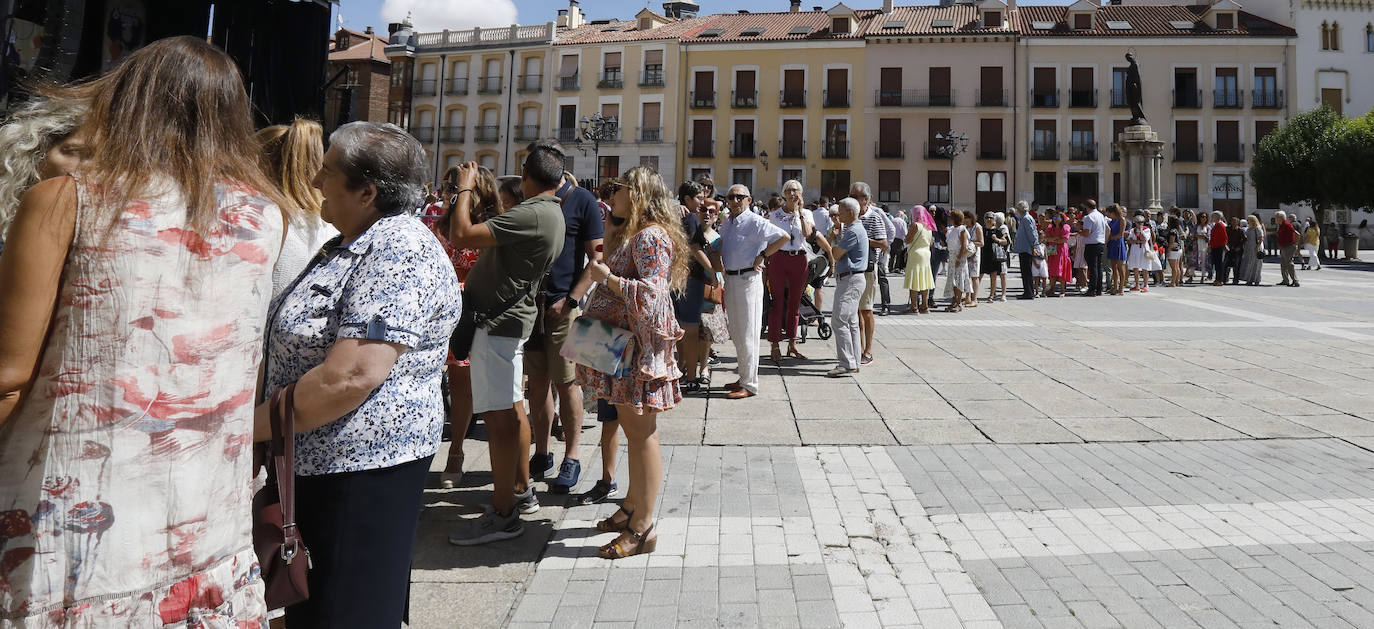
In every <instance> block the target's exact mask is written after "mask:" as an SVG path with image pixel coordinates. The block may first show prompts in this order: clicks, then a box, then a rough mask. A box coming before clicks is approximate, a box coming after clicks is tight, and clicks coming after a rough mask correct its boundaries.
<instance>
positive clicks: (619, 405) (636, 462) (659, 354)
mask: <svg viewBox="0 0 1374 629" xmlns="http://www.w3.org/2000/svg"><path fill="white" fill-rule="evenodd" d="M610 219H611V220H610V222H611V226H612V231H610V232H609V233H608V235H607V239H606V251H607V253H608V256H609V258H608V260H607V262H606V263H604V264H603V263H601V262H591V263H589V264H588V265H587V270H588V271H589V275H590V277H591V279H592V280H593V281H596V282H600V284H601V285H600V286H599V287H598V288H597V289H596V291H595V292H593V293H592V295H591V296H590V297H589V298H588V301H587V310H586V315H585V316H588V317H591V318H593V319H597V320H600V321H603V322H606V323H609V324H610V325H612V326H615V327H617V328H621V329H627V330H629V331H630V332H632V333H633V334H634V336H635V344H636V348H635V354H634V359H633V363H632V366H631V371H632V372H633V373H632V375H628V376H625V377H621V378H613V377H611V376H609V375H607V374H604V373H601V372H599V371H596V370H594V369H591V368H590V367H586V366H584V365H578V366H577V381H576V382H577V384H580V385H583V386H588V387H590V388H591V389H592V390H593V391H594V395H593V397H596V398H598V399H604V400H607V401H608V402H610V403H612V404H615V407H616V412H617V415H618V417H619V419H620V427H621V429H622V430H624V431H625V441H626V444H627V445H628V446H629V454H630V486H629V488H628V489H627V491H626V495H625V501H624V503H623V504H622V505H621V507H620V510H619V511H617V512H616V513H615V514H614V515H612V516H611V517H609V518H607V519H605V520H602V521H601V522H599V523H597V525H596V528H597V529H598V530H602V531H610V532H618V533H620V535H619V536H618V537H617V538H616V539H615V540H614V541H612V542H611V543H609V544H606V545H605V546H602V547H601V553H600V554H601V556H602V557H604V558H607V559H619V558H622V557H628V556H631V555H638V554H642V553H650V552H653V551H654V548H655V546H656V545H657V542H658V537H657V535H655V534H654V525H653V518H654V505H655V504H656V503H657V502H658V491H659V485H660V484H661V483H662V482H663V461H662V458H661V456H660V454H659V449H658V430H657V424H656V422H657V420H658V414H659V413H661V412H663V411H666V410H669V409H671V408H673V407H674V406H677V403H678V402H680V401H681V400H682V392H681V390H680V389H679V388H678V379H679V378H681V377H682V372H681V371H679V370H678V366H677V362H676V361H675V360H674V358H673V349H674V346H675V344H676V343H677V340H678V339H680V338H682V328H681V327H679V326H678V323H677V317H676V316H675V315H674V313H673V300H672V296H671V292H672V291H675V290H682V287H683V286H685V285H686V284H687V275H688V260H689V255H690V252H691V250H690V248H689V247H688V245H687V237H686V235H685V234H683V231H682V226H681V219H680V214H679V213H678V211H677V203H676V202H675V201H674V200H673V197H672V193H671V192H670V191H669V190H668V187H667V186H666V185H664V183H663V179H662V178H661V177H659V175H658V173H656V172H654V171H653V169H651V168H648V167H646V166H638V167H635V168H631V169H630V170H629V171H627V172H626V173H625V177H624V180H623V183H618V184H617V186H616V190H615V195H614V196H613V197H612V199H611V214H610Z"/></svg>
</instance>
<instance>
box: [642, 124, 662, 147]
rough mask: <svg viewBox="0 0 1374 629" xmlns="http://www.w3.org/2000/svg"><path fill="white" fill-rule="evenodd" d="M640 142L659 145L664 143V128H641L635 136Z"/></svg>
mask: <svg viewBox="0 0 1374 629" xmlns="http://www.w3.org/2000/svg"><path fill="white" fill-rule="evenodd" d="M635 137H637V138H639V141H640V142H647V143H651V144H652V143H657V142H662V141H663V127H640V128H639V132H638V133H636V134H635Z"/></svg>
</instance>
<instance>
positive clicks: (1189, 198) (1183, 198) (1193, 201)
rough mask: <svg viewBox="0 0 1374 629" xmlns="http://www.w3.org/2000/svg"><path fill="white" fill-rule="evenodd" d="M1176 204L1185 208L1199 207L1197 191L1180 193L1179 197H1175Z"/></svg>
mask: <svg viewBox="0 0 1374 629" xmlns="http://www.w3.org/2000/svg"><path fill="white" fill-rule="evenodd" d="M1174 205H1177V206H1179V207H1183V208H1193V209H1197V207H1198V204H1197V193H1196V192H1194V193H1192V194H1180V195H1178V198H1177V199H1174Z"/></svg>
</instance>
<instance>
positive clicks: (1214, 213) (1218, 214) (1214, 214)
mask: <svg viewBox="0 0 1374 629" xmlns="http://www.w3.org/2000/svg"><path fill="white" fill-rule="evenodd" d="M1212 218H1226V215H1225V214H1222V213H1221V211H1220V210H1213V211H1212Z"/></svg>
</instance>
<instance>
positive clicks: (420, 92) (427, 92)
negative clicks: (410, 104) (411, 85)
mask: <svg viewBox="0 0 1374 629" xmlns="http://www.w3.org/2000/svg"><path fill="white" fill-rule="evenodd" d="M438 83H439V82H438V81H436V80H434V79H418V80H416V81H415V95H416V96H433V95H435V94H437V93H438V92H437V91H435V90H437V89H438Z"/></svg>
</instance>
